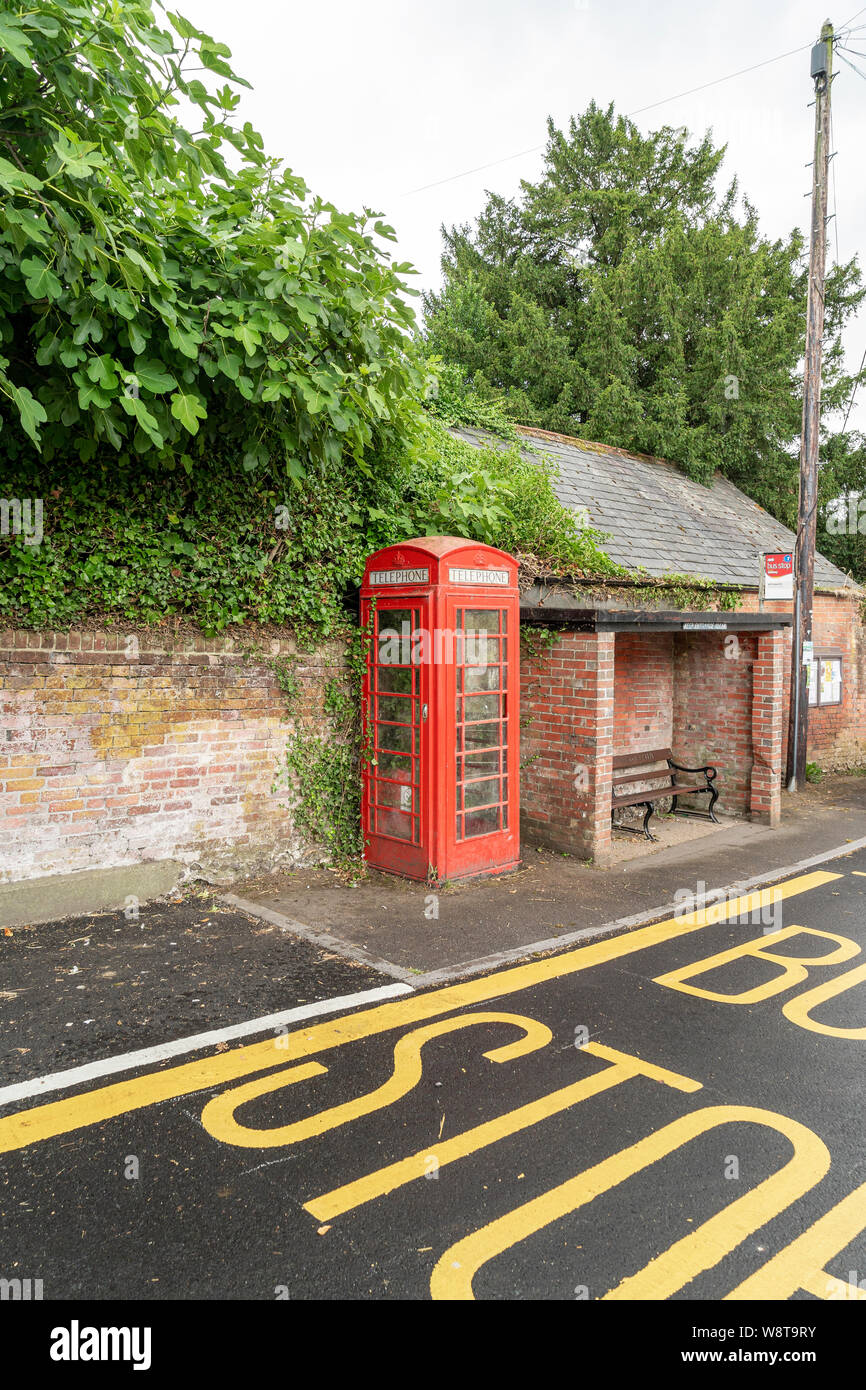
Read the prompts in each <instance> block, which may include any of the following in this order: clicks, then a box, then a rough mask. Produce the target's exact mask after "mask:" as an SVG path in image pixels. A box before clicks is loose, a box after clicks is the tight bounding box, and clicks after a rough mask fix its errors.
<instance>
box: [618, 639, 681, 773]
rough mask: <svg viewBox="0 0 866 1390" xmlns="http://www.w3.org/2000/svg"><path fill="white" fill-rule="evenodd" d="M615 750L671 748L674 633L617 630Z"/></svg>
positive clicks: (629, 751)
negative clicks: (645, 633)
mask: <svg viewBox="0 0 866 1390" xmlns="http://www.w3.org/2000/svg"><path fill="white" fill-rule="evenodd" d="M613 689H614V707H613V733H614V744H615V751H616V752H617V753H631V752H642V751H649V750H650V749H652V748H669V747H670V746H671V737H672V719H673V694H674V663H673V633H670V632H659V633H655V634H647V635H646V636H645V635H644V634H643V633H637V632H618V633H617V634H616V646H615V656H614V679H613Z"/></svg>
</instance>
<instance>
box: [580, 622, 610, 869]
mask: <svg viewBox="0 0 866 1390" xmlns="http://www.w3.org/2000/svg"><path fill="white" fill-rule="evenodd" d="M615 640H616V634H615V633H613V632H599V633H596V637H595V682H594V688H592V695H593V696H594V716H595V718H594V722H593V726H592V727H591V728H587V731H586V740H587V743H588V744H589V745H590V746H591V747H592V749H593V757H592V760H591V765H592V800H591V803H590V804H589V805H588V807H587V821H588V825H587V841H586V844H587V850H588V852H589V854H590V857H591V858H592V859H594V860H595V862H596V863H597V864H603V863H604V862H605V860H606V859H608V858H609V856H610V848H611V834H610V800H611V795H612V786H611V784H612V781H613V670H614V643H615ZM587 674H589V673H587ZM589 722H590V721H589V720H587V723H588V724H589Z"/></svg>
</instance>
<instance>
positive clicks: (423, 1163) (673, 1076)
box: [304, 1043, 701, 1221]
mask: <svg viewBox="0 0 866 1390" xmlns="http://www.w3.org/2000/svg"><path fill="white" fill-rule="evenodd" d="M580 1050H581V1051H582V1052H589V1053H591V1054H592V1056H593V1057H603V1058H604V1059H605V1060H606V1061H608V1062H610V1063H611V1064H612V1065H611V1066H609V1067H607V1068H606V1069H605V1070H604V1071H598V1072H594V1073H593V1074H592V1075H591V1076H585V1077H583V1078H582V1080H580V1081H576V1082H574V1083H573V1084H572V1085H571V1086H564V1087H562V1089H561V1090H559V1091H552V1092H551V1093H550V1095H547V1096H542V1097H541V1098H540V1099H539V1100H534V1101H531V1102H530V1103H529V1104H528V1105H521V1106H519V1107H518V1108H517V1109H516V1110H510V1111H509V1112H508V1114H506V1115H498V1116H497V1117H496V1119H495V1120H488V1121H487V1122H486V1123H484V1124H480V1125H476V1126H475V1127H474V1128H473V1129H467V1130H465V1131H464V1132H463V1133H462V1134H455V1135H454V1136H453V1138H451V1139H447V1140H446V1141H445V1142H444V1143H436V1144H434V1145H433V1146H432V1148H430V1149H424V1150H422V1151H421V1152H420V1153H416V1154H412V1156H411V1157H410V1158H403V1159H400V1161H399V1162H397V1163H390V1164H388V1166H387V1167H385V1168H380V1169H378V1171H377V1172H375V1173H369V1174H367V1176H366V1177H363V1178H358V1179H357V1180H356V1181H355V1182H350V1183H346V1184H345V1185H344V1186H343V1187H337V1188H335V1189H334V1190H333V1192H326V1193H325V1194H324V1195H323V1196H322V1197H316V1198H315V1199H314V1200H313V1201H312V1202H307V1203H306V1204H305V1207H304V1210H305V1211H308V1212H310V1214H311V1215H312V1216H315V1217H316V1218H317V1220H320V1221H328V1220H332V1219H333V1218H334V1217H336V1216H342V1214H343V1213H344V1212H347V1211H350V1210H351V1209H352V1208H353V1207H359V1206H362V1205H363V1204H364V1203H365V1202H372V1201H373V1200H374V1199H375V1198H377V1197H383V1196H385V1194H386V1193H388V1192H393V1191H394V1189H395V1188H397V1187H402V1186H403V1185H404V1184H405V1183H407V1182H413V1181H414V1180H415V1179H416V1178H421V1177H423V1176H424V1174H425V1172H428V1171H429V1167H428V1161H429V1159H430V1158H431V1157H432V1158H434V1159H435V1160H436V1167H437V1170H438V1169H439V1168H442V1167H444V1165H445V1164H446V1163H453V1162H454V1160H455V1159H458V1158H465V1157H466V1155H467V1154H471V1153H475V1152H477V1150H478V1149H483V1148H486V1147H487V1146H488V1145H490V1144H495V1143H496V1142H497V1140H499V1139H505V1138H506V1137H507V1136H508V1135H510V1134H517V1133H519V1132H520V1130H523V1129H528V1128H529V1127H530V1126H531V1125H535V1124H538V1123H539V1121H541V1120H546V1119H548V1118H549V1117H550V1116H551V1115H558V1114H559V1113H560V1112H561V1111H563V1110H568V1109H569V1108H570V1106H572V1105H577V1104H578V1103H579V1102H580V1101H582V1100H586V1099H588V1098H589V1097H590V1096H596V1095H598V1094H599V1093H600V1092H602V1091H607V1090H609V1089H610V1088H611V1087H612V1086H620V1085H622V1083H623V1082H624V1081H628V1080H630V1079H631V1078H632V1077H635V1076H648V1077H650V1078H651V1079H652V1080H653V1081H659V1082H661V1083H662V1085H665V1086H672V1087H673V1088H674V1089H675V1090H677V1091H699V1090H700V1089H701V1082H700V1081H693V1080H692V1079H691V1078H690V1077H688V1076H681V1075H680V1074H679V1073H678V1072H673V1071H668V1070H667V1068H665V1067H657V1066H655V1065H654V1064H653V1063H652V1062H644V1061H642V1060H641V1059H640V1058H639V1057H633V1056H631V1055H630V1054H629V1053H627V1052H620V1051H618V1049H616V1048H613V1047H606V1046H605V1045H604V1044H603V1043H586V1044H585V1045H584V1046H583V1047H582V1048H581V1049H580Z"/></svg>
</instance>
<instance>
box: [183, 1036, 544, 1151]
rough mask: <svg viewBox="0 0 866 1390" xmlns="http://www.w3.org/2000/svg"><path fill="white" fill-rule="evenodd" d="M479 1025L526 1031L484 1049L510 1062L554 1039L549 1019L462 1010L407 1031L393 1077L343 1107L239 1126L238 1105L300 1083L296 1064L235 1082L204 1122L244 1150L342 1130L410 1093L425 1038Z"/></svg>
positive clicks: (417, 1076)
mask: <svg viewBox="0 0 866 1390" xmlns="http://www.w3.org/2000/svg"><path fill="white" fill-rule="evenodd" d="M478 1023H511V1024H513V1025H514V1026H515V1027H516V1028H520V1029H522V1030H523V1033H524V1035H525V1036H524V1037H522V1038H519V1039H518V1040H517V1042H513V1043H507V1044H506V1045H505V1046H504V1047H496V1048H493V1049H492V1050H491V1051H490V1052H485V1053H484V1056H485V1057H487V1058H488V1059H489V1061H491V1062H510V1061H511V1060H512V1059H513V1058H515V1057H524V1056H526V1054H527V1053H529V1052H536V1051H538V1049H539V1048H541V1047H546V1046H547V1044H548V1043H549V1042H550V1041H551V1039H552V1037H553V1034H552V1033H551V1031H550V1029H549V1028H548V1027H547V1026H546V1025H545V1024H544V1023H537V1022H536V1021H535V1019H533V1018H522V1017H521V1016H520V1014H494V1013H477V1014H459V1015H458V1016H457V1017H456V1018H446V1019H440V1021H439V1022H438V1023H428V1024H427V1026H426V1028H414V1029H413V1030H412V1031H411V1032H409V1033H404V1034H403V1036H402V1037H401V1038H398V1040H397V1044H396V1046H395V1048H394V1071H393V1073H392V1075H391V1076H390V1077H389V1078H388V1080H387V1081H386V1082H385V1083H384V1084H383V1085H381V1086H377V1087H376V1089H375V1090H374V1091H368V1092H367V1093H366V1094H365V1095H363V1096H355V1097H354V1099H353V1100H348V1101H346V1102H345V1103H344V1104H343V1105H332V1106H331V1107H330V1108H329V1109H327V1110H319V1111H317V1113H316V1114H315V1115H308V1116H306V1117H305V1118H304V1119H303V1120H295V1121H294V1122H293V1123H292V1124H288V1125H279V1126H276V1127H275V1128H272V1129H250V1128H249V1127H248V1126H246V1125H242V1124H239V1123H238V1121H237V1120H236V1119H235V1111H236V1110H237V1109H238V1107H239V1106H241V1105H245V1104H246V1102H247V1101H250V1100H254V1099H255V1098H256V1097H257V1096H263V1095H267V1094H268V1093H269V1092H271V1091H276V1090H279V1089H281V1088H282V1087H283V1086H292V1085H293V1084H294V1083H295V1082H296V1081H300V1080H302V1078H301V1076H299V1075H298V1073H299V1072H302V1071H304V1070H305V1068H304V1067H303V1066H301V1067H292V1068H290V1069H289V1071H288V1072H276V1073H273V1072H272V1073H271V1074H270V1075H269V1076H265V1077H259V1078H258V1080H257V1081H249V1082H247V1084H246V1085H245V1086H235V1087H233V1088H232V1089H231V1090H230V1091H223V1093H222V1094H221V1095H219V1096H215V1097H214V1099H213V1100H211V1101H208V1103H207V1105H206V1106H205V1108H204V1110H203V1111H202V1115H201V1122H202V1124H203V1125H204V1127H205V1129H206V1130H207V1132H208V1134H212V1135H213V1137H214V1139H221V1140H222V1141H223V1143H226V1144H237V1145H239V1146H240V1147H241V1148H246V1149H265V1148H268V1149H270V1148H277V1147H280V1146H281V1145H283V1144H297V1143H300V1141H301V1140H302V1139H309V1138H311V1137H312V1136H313V1135H315V1134H325V1133H326V1132H327V1131H328V1130H330V1129H338V1128H339V1127H340V1125H345V1124H348V1123H349V1121H350V1120H357V1119H359V1118H360V1116H362V1115H370V1114H372V1113H373V1112H374V1111H376V1110H381V1109H383V1108H384V1107H385V1106H387V1105H393V1104H394V1101H395V1100H399V1099H400V1098H401V1096H405V1095H406V1093H407V1092H408V1091H411V1090H412V1088H413V1087H414V1086H417V1085H418V1082H419V1081H420V1080H421V1049H422V1047H423V1046H424V1044H425V1043H426V1042H429V1041H430V1039H431V1038H436V1037H441V1036H442V1035H443V1034H444V1033H455V1032H457V1031H459V1030H461V1029H464V1028H471V1027H473V1026H474V1025H475V1024H478ZM314 1065H315V1064H314ZM318 1070H319V1071H320V1072H322V1071H326V1070H327V1068H326V1067H318Z"/></svg>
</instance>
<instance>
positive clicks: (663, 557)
mask: <svg viewBox="0 0 866 1390" xmlns="http://www.w3.org/2000/svg"><path fill="white" fill-rule="evenodd" d="M454 433H455V434H457V435H459V436H460V437H461V438H463V439H465V440H466V441H467V442H468V443H471V444H475V445H479V446H480V445H485V444H486V445H490V444H493V445H495V446H497V447H507V446H504V445H503V441H502V440H501V439H498V438H496V437H495V436H493V435H489V434H486V433H485V432H484V431H482V430H473V429H455V430H454ZM519 433H520V434H521V435H522V436H523V438H524V439H525V441H526V445H527V446H528V448H527V452H528V453H529V456H530V457H532V456H533V455H534V456H535V457H538V456H539V455H542V456H543V457H545V458H548V459H550V460H551V461H552V462H553V463H554V465H555V475H554V479H553V485H554V489H555V491H556V494H557V496H558V497H559V499H560V501H561V502H562V503H563V504H564V505H565V506H567V507H571V508H572V509H573V510H575V511H581V512H583V511H584V510H585V511H586V513H587V514H588V516H589V522H590V525H591V526H593V527H595V528H596V529H597V530H599V531H604V532H607V533H608V536H609V539H607V540H606V541H605V542H604V543H603V548H604V550H605V551H606V553H607V554H608V555H609V556H610V558H611V559H612V560H615V561H616V562H617V563H618V564H620V565H623V566H625V567H626V568H627V569H630V570H637V569H641V570H644V571H645V572H646V573H647V574H649V575H651V576H653V577H658V578H661V577H663V576H664V575H666V574H689V575H695V576H701V577H703V578H705V579H712V580H715V581H716V582H717V583H722V584H735V585H741V586H745V587H749V588H757V586H758V579H759V573H760V556H761V553H762V552H763V551H791V550H793V549H794V545H795V543H796V538H795V536H794V533H793V532H792V531H789V530H788V528H787V527H786V526H783V525H782V524H781V522H779V521H777V520H776V519H775V517H773V516H771V515H770V514H769V512H766V511H764V509H763V507H759V506H758V504H757V502H754V501H753V500H752V498H751V497H747V496H746V494H745V493H744V492H741V491H740V489H739V488H737V487H735V486H734V484H733V483H732V482H730V481H729V479H727V478H724V477H723V476H722V475H721V474H720V473H717V474H716V476H715V477H714V479H713V482H712V484H711V485H710V486H709V487H705V486H704V485H703V484H702V483H697V482H695V481H694V480H693V479H691V478H689V477H687V476H686V474H685V473H683V472H682V470H681V469H679V468H678V467H677V466H676V465H675V464H673V463H667V462H665V461H663V460H661V459H650V458H647V457H642V456H638V455H635V454H628V453H625V452H624V451H623V450H621V449H613V448H610V447H609V446H608V445H604V444H591V443H588V442H586V441H583V440H578V439H568V438H567V437H566V436H565V435H553V434H547V433H545V432H543V431H539V430H529V429H524V428H520V429H519ZM815 586H816V588H821V589H825V590H826V589H830V590H838V589H847V590H850V591H851V592H852V593H857V592H859V590H858V586H857V585H856V584H855V583H854V581H853V580H852V579H851V578H850V577H849V576H848V575H846V574H844V573H843V572H842V570H840V569H837V567H836V566H835V565H833V564H831V563H830V561H829V560H826V559H825V558H824V557H823V556H822V555H820V554H816V556H815Z"/></svg>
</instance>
